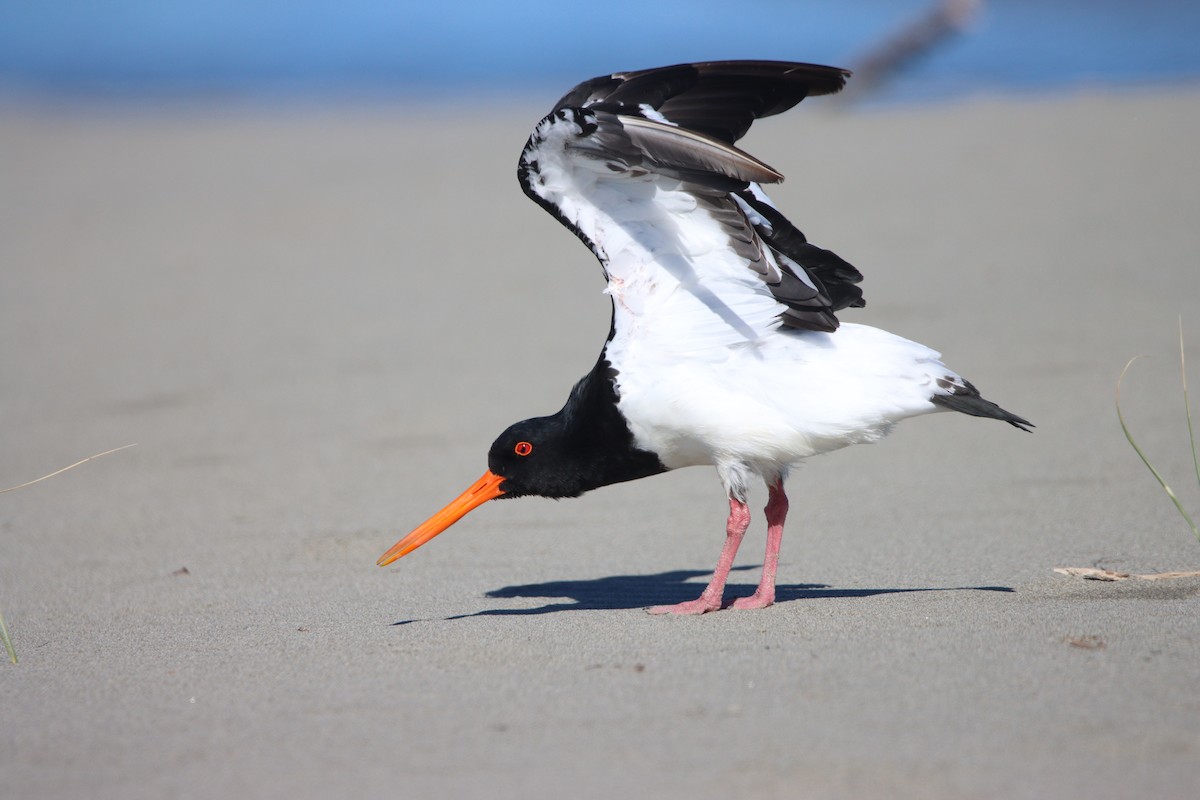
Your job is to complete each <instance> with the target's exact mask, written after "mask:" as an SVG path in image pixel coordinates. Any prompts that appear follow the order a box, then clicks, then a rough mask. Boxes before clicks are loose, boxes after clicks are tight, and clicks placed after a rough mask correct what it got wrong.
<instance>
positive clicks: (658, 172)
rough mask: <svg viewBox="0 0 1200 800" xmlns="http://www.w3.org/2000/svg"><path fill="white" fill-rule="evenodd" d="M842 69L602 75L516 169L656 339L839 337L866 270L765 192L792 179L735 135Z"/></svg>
mask: <svg viewBox="0 0 1200 800" xmlns="http://www.w3.org/2000/svg"><path fill="white" fill-rule="evenodd" d="M846 74H847V73H845V72H844V71H842V70H837V69H834V68H831V67H818V66H814V65H807V64H786V63H781V62H748V61H739V62H713V63H708V64H692V65H679V66H674V67H665V68H663V69H659V70H645V71H642V72H633V73H618V74H616V75H612V76H608V77H606V78H597V79H594V80H592V81H588V82H585V83H583V84H580V85H579V86H578V87H576V88H575V89H573V90H572V91H571V92H569V93H568V94H567V95H566V96H565V97H564V98H563V99H562V100H561V101H560V102H559V104H558V105H557V106H556V108H555V110H554V111H552V112H551V113H550V114H549V115H548V116H546V117H545V118H544V119H543V120H542V121H541V122H540V123H539V124H538V125H537V127H536V128H535V129H534V132H533V134H532V135H531V136H530V138H529V141H528V143H527V144H526V146H525V149H524V151H523V152H522V154H521V161H520V166H519V168H518V175H519V177H520V180H521V184H522V187H523V188H524V189H525V192H526V194H528V195H529V196H530V197H531V198H532V199H533V200H535V201H536V202H537V203H538V204H539V205H541V206H542V207H543V208H545V209H546V210H547V211H549V212H550V213H551V214H553V215H554V216H555V217H556V218H558V220H559V221H560V222H562V223H563V224H564V225H565V226H567V227H568V228H569V229H570V230H572V231H573V232H574V233H575V234H576V235H577V236H579V238H580V239H582V240H583V241H584V243H585V244H587V245H588V247H589V248H591V250H592V251H593V252H594V253H595V254H596V256H597V258H599V259H600V262H601V265H602V266H603V267H604V271H605V276H606V277H607V278H608V280H609V291H610V293H611V294H612V295H613V300H614V305H615V307H616V309H617V312H618V314H619V316H620V317H621V319H628V320H630V321H631V324H641V325H645V326H647V327H648V326H649V325H650V323H651V321H653V324H654V325H655V326H657V328H656V330H657V331H658V334H657V335H658V337H659V338H662V337H664V336H675V337H677V338H678V340H679V341H680V342H683V341H688V342H691V343H692V344H693V345H698V344H699V343H700V342H701V341H707V342H711V343H712V344H721V345H729V344H733V343H736V342H737V341H743V340H754V339H757V338H759V337H761V336H762V335H764V334H765V333H767V332H769V331H771V330H774V329H775V328H777V327H779V325H780V324H782V325H784V326H788V327H793V328H804V329H811V330H822V331H832V330H835V329H836V328H837V325H838V320H837V317H836V316H835V314H834V312H835V311H837V310H839V309H841V308H845V307H847V306H861V305H863V300H862V293H861V292H860V291H859V290H858V287H857V286H855V285H854V284H856V283H857V282H858V281H859V280H861V278H862V276H861V275H860V274H859V273H858V271H857V270H855V269H854V267H852V266H851V265H850V264H848V263H846V262H845V261H843V260H842V259H840V258H839V257H838V256H836V255H834V254H833V253H831V252H829V251H827V250H822V249H820V248H818V247H815V246H813V245H811V244H809V243H808V242H807V240H806V239H805V238H804V235H803V234H802V233H801V232H800V231H799V230H798V229H796V228H795V227H794V226H793V225H792V224H791V223H790V222H788V220H787V219H786V218H785V217H784V216H783V215H782V214H781V213H780V212H779V211H778V210H777V209H776V208H775V207H774V205H773V204H772V203H771V201H770V200H769V199H768V198H767V197H766V195H765V194H764V193H763V192H762V189H761V187H760V186H759V184H762V183H775V182H778V181H780V180H782V179H783V176H782V175H781V174H780V173H779V172H777V171H776V170H774V169H773V168H771V167H769V166H768V165H766V164H764V163H763V162H762V161H759V160H758V159H757V158H755V157H753V156H751V155H749V154H748V153H745V152H744V151H742V150H739V149H738V148H736V147H734V146H733V142H734V141H735V140H736V139H737V138H739V137H740V136H741V135H742V133H744V132H745V130H746V129H747V128H748V127H749V125H750V123H751V122H753V120H754V119H757V118H759V117H762V116H767V115H769V114H776V113H779V112H780V111H784V110H786V109H788V108H791V107H792V106H794V105H795V104H796V103H798V102H799V101H800V100H801V99H803V97H805V96H807V95H808V94H826V93H829V92H833V91H836V90H837V89H839V88H841V86H842V84H843V83H844V81H845V77H846ZM681 290H682V291H681ZM660 346H662V345H661V344H660Z"/></svg>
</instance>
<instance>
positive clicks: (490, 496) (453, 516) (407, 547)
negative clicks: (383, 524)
mask: <svg viewBox="0 0 1200 800" xmlns="http://www.w3.org/2000/svg"><path fill="white" fill-rule="evenodd" d="M503 482H504V478H503V477H501V476H500V475H497V474H496V473H494V472H492V471H491V470H488V471H487V472H485V473H483V477H481V478H480V479H479V480H477V481H475V483H473V484H471V486H470V488H468V489H467V490H466V491H465V492H463V493H462V494H460V495H459V496H458V497H456V498H455V499H454V500H452V501H450V503H449V504H447V505H446V507H445V508H443V509H442V510H441V511H439V512H437V513H436V514H434V515H433V516H432V517H430V518H429V519H427V520H426V521H425V522H423V523H422V524H421V525H420V526H419V527H417V528H416V530H414V531H413V532H412V533H410V534H408V536H405V537H404V538H403V539H401V540H400V541H398V542H396V543H395V544H394V545H392V548H391V549H390V550H388V551H387V552H386V553H384V554H383V555H382V556H380V557H379V560H378V561H376V562H375V563H376V564H378V565H379V566H381V567H386V566H387V565H388V564H391V563H392V562H393V561H396V560H397V559H400V558H403V557H404V556H406V555H408V554H409V553H411V552H412V551H413V550H416V549H417V548H418V547H420V546H421V545H423V544H425V543H426V542H428V541H429V540H430V539H432V538H433V537H435V536H437V535H438V534H439V533H441V532H442V531H444V530H446V529H447V528H449V527H450V526H451V525H453V524H454V523H456V522H458V521H459V520H460V519H462V518H463V517H464V516H466V514H467V512H469V511H470V510H471V509H473V508H476V507H477V506H481V505H483V504H484V503H486V502H487V501H488V500H494V499H495V498H497V497H499V496H500V495H502V494H504V490H503V489H501V488H500V484H501V483H503Z"/></svg>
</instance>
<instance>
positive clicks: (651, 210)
mask: <svg viewBox="0 0 1200 800" xmlns="http://www.w3.org/2000/svg"><path fill="white" fill-rule="evenodd" d="M610 116H613V117H614V118H615V115H610ZM593 119H594V117H593ZM638 122H639V124H640V126H642V127H644V126H645V125H646V121H645V120H638ZM609 124H612V125H619V123H616V122H613V123H609ZM678 130H680V129H678V128H676V129H674V131H678ZM674 131H672V132H674ZM620 133H623V131H606V130H601V132H600V135H599V136H596V135H591V136H585V135H584V126H583V125H582V124H581V123H580V122H578V121H575V120H572V119H571V118H570V117H568V116H565V115H553V116H551V117H548V118H547V119H545V120H543V122H542V123H541V124H540V125H539V126H538V128H537V129H536V130H535V133H534V135H535V137H536V138H537V140H538V142H537V145H536V146H535V147H533V148H530V149H529V150H528V151H527V153H526V155H525V156H524V157H523V158H524V159H525V160H526V162H536V174H531V175H530V187H531V189H532V191H534V192H535V193H536V194H537V195H538V196H539V197H541V198H542V199H543V200H545V201H546V202H548V203H549V204H551V205H553V206H554V207H555V209H556V210H557V211H558V213H559V214H560V215H561V216H562V218H563V220H564V221H565V222H567V223H568V224H569V225H570V226H572V227H573V228H575V229H576V230H577V232H578V233H579V234H580V235H581V236H582V237H584V238H585V239H586V240H587V241H588V242H589V243H590V244H591V246H592V249H593V250H594V251H595V253H596V256H597V257H598V258H599V259H600V261H601V264H602V265H603V267H604V271H605V275H606V276H607V278H608V282H609V285H608V289H607V291H608V293H609V294H611V295H612V297H613V303H614V307H615V309H616V314H617V319H616V323H617V329H618V335H619V337H620V338H622V339H623V340H624V343H626V344H628V345H629V346H632V347H640V346H646V347H653V348H655V349H656V350H657V351H658V352H660V353H664V354H670V353H672V352H675V353H677V354H680V355H682V354H683V352H685V351H686V352H687V353H688V354H690V355H691V356H693V357H694V356H695V355H696V354H697V353H698V351H700V350H704V349H709V348H724V347H730V346H737V345H741V344H750V343H754V342H757V341H759V340H761V339H762V338H763V336H765V335H766V334H768V333H770V332H772V331H774V330H776V329H777V328H778V327H779V324H780V323H779V320H778V316H779V314H780V313H782V312H783V311H784V310H785V308H786V307H785V306H784V305H782V304H781V303H779V302H778V301H777V300H776V299H775V298H774V297H773V296H772V295H771V292H770V290H769V289H768V288H767V286H766V284H765V283H764V282H763V281H764V277H763V276H761V275H760V273H759V272H758V271H756V268H757V269H758V270H761V271H763V272H764V274H765V275H766V276H767V279H770V276H771V275H778V273H779V267H778V265H777V263H776V262H775V259H774V256H773V255H772V253H771V251H770V248H767V247H764V246H763V244H762V242H761V241H760V240H759V239H758V237H757V234H755V233H754V229H753V227H752V226H751V224H750V223H749V221H748V220H747V219H746V217H745V212H744V211H743V210H740V209H739V208H738V207H737V206H736V205H733V200H732V199H729V197H728V195H727V194H725V193H724V192H721V191H718V190H713V189H710V188H706V187H703V186H698V185H695V184H693V183H688V182H684V181H682V180H679V179H676V178H671V177H665V176H663V175H661V174H658V173H657V172H654V171H651V170H650V169H648V168H646V167H645V166H644V165H643V164H642V163H638V159H637V156H638V155H639V154H640V150H638V149H637V148H636V147H631V149H630V151H629V152H625V151H623V150H622V149H621V147H620V145H622V144H624V143H629V144H630V145H632V144H633V140H631V139H629V137H627V136H626V137H625V138H623V139H622V138H620V137H619V136H618V134H620ZM606 135H608V136H609V137H610V138H612V139H614V140H615V141H616V142H617V146H614V147H610V148H608V149H605V150H599V149H597V148H596V147H594V146H584V145H582V144H581V142H580V140H581V139H590V140H592V141H593V142H594V141H596V140H599V139H603V138H604V136H606ZM704 144H705V145H707V142H705V143H704ZM712 152H713V151H710V150H706V155H711V153H712ZM738 152H740V151H738ZM630 162H634V163H630ZM756 163H761V162H756ZM764 166H765V165H764ZM735 168H736V167H735ZM766 169H770V168H769V167H768V168H766ZM714 204H719V205H721V206H722V207H723V208H724V212H725V213H723V214H722V215H721V217H722V219H721V220H718V219H717V217H716V216H715V215H714V212H713V208H714ZM729 209H732V210H733V212H734V213H733V214H732V216H731V214H730V213H729ZM730 219H733V220H735V222H736V223H738V224H739V227H740V229H738V230H734V231H731V229H730V222H729V220H730ZM731 233H733V234H734V235H736V236H738V237H739V239H740V240H741V242H740V246H738V247H737V248H736V249H735V247H734V245H735V244H737V243H736V242H734V241H732V240H731ZM748 256H749V257H748ZM752 263H754V264H756V265H757V267H754V266H752ZM801 272H802V271H801Z"/></svg>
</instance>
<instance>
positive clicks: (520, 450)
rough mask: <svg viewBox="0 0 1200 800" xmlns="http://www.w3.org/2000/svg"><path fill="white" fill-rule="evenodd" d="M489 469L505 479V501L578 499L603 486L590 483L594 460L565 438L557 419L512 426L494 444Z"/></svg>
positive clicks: (584, 449) (531, 421)
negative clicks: (522, 498) (519, 498)
mask: <svg viewBox="0 0 1200 800" xmlns="http://www.w3.org/2000/svg"><path fill="white" fill-rule="evenodd" d="M488 469H489V470H491V471H492V472H493V473H495V474H496V475H499V476H500V477H502V478H504V481H503V483H501V484H500V488H501V489H502V490H503V491H504V494H503V497H523V496H526V495H538V496H541V497H578V496H579V495H581V494H583V493H584V492H586V491H588V490H589V489H594V488H596V487H597V486H600V485H602V484H598V483H595V482H594V480H591V479H589V478H591V477H592V475H591V474H592V473H593V472H594V459H590V458H589V453H588V452H586V448H581V447H580V445H579V443H578V442H577V441H576V440H575V439H574V437H567V436H565V435H564V432H563V430H562V424H561V420H560V419H558V418H557V416H554V417H536V418H534V419H527V420H523V421H522V422H518V423H516V424H515V425H510V426H509V427H508V430H506V431H504V433H502V434H500V436H499V437H498V438H497V439H496V441H494V442H492V447H491V449H490V450H489V451H488Z"/></svg>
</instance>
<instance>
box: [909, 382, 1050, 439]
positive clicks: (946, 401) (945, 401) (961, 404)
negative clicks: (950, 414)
mask: <svg viewBox="0 0 1200 800" xmlns="http://www.w3.org/2000/svg"><path fill="white" fill-rule="evenodd" d="M963 384H964V386H965V387H966V388H965V389H964V388H962V387H960V386H954V387H953V388H952V389H951V392H952V393H951V394H935V395H934V396H933V397H931V398H929V399H930V400H932V401H933V402H934V403H935V404H937V405H939V406H941V407H942V408H948V409H950V410H951V411H959V412H962V413H963V414H970V415H971V416H972V417H988V418H990V419H1000V420H1004V421H1005V422H1007V423H1008V424H1009V425H1012V426H1013V427H1014V428H1020V429H1021V430H1023V431H1025V432H1027V433H1032V431H1030V430H1029V428H1033V427H1035V426H1034V424H1033V423H1032V422H1030V421H1029V420H1027V419H1021V418H1020V417H1018V416H1017V415H1016V414H1011V413H1009V412H1008V411H1005V410H1004V409H1003V408H1001V407H1000V406H998V405H996V404H995V403H993V402H992V401H991V400H984V399H983V397H982V396H980V394H979V390H978V389H976V388H975V387H974V386H973V385H972V384H971V382H970V381H963ZM1026 426H1028V427H1026Z"/></svg>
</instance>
